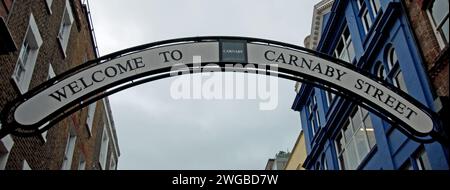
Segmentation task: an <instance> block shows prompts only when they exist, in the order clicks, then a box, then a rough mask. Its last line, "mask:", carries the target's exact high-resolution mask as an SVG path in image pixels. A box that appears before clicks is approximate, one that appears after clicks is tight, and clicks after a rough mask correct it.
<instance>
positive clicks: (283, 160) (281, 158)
mask: <svg viewBox="0 0 450 190" xmlns="http://www.w3.org/2000/svg"><path fill="white" fill-rule="evenodd" d="M289 156H290V153H289V152H284V151H280V152H278V153H277V154H276V155H275V158H270V159H269V160H268V161H267V164H266V167H265V170H284V169H285V168H286V164H287V161H288V159H289Z"/></svg>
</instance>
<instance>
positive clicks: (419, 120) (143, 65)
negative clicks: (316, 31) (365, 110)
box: [14, 40, 433, 134]
mask: <svg viewBox="0 0 450 190" xmlns="http://www.w3.org/2000/svg"><path fill="white" fill-rule="evenodd" d="M194 56H201V60H202V62H203V63H218V62H236V63H249V64H265V65H269V64H270V65H277V66H278V67H279V68H283V69H286V70H289V71H292V72H293V73H298V75H299V76H309V78H316V79H322V80H325V81H327V82H329V83H331V84H334V85H335V86H336V87H341V88H344V89H346V90H348V91H349V92H352V93H353V94H351V95H355V96H359V98H360V99H361V100H364V101H365V102H371V103H372V104H373V105H378V106H379V107H380V108H381V110H380V111H381V112H384V113H390V114H391V115H393V116H395V117H396V118H398V119H399V120H401V121H403V122H404V123H405V124H407V125H409V126H410V127H411V128H412V129H414V130H415V131H417V132H419V133H422V134H426V133H429V132H431V131H432V130H433V120H432V118H431V116H430V115H428V114H427V113H426V112H425V111H423V110H422V109H420V108H419V107H417V106H415V105H414V104H413V103H411V102H409V101H407V100H406V99H405V98H403V97H402V96H400V95H398V94H396V93H395V92H393V91H392V90H390V89H388V88H387V87H385V86H383V85H382V84H380V83H378V82H376V81H374V80H372V79H370V78H369V77H366V76H364V75H362V74H360V73H358V72H356V71H354V70H352V69H349V68H347V67H344V66H342V65H340V64H336V63H333V62H331V61H328V60H326V59H323V58H320V57H317V56H314V55H311V54H308V53H305V52H301V51H296V50H293V49H286V48H282V47H279V46H270V45H265V44H253V43H246V42H245V41H238V40H235V41H222V42H218V41H211V42H196V43H193V42H191V43H184V44H178V45H171V46H164V47H157V48H153V49H147V50H143V51H141V52H137V53H132V54H127V55H124V56H122V57H119V58H114V59H112V60H110V61H106V62H104V63H102V64H99V65H96V66H93V67H91V68H88V69H86V70H82V71H80V72H78V73H76V74H74V75H72V76H70V77H68V78H66V79H64V80H62V81H59V82H58V83H56V84H54V85H53V86H51V87H48V88H47V89H44V90H42V91H41V92H39V93H38V94H36V95H34V96H32V97H31V98H30V99H28V100H26V101H25V102H23V103H22V104H20V105H19V106H18V107H17V109H16V110H15V112H14V119H15V120H16V122H18V123H19V124H21V125H24V126H30V125H35V124H37V123H39V122H41V121H43V120H44V119H45V118H46V117H48V116H49V115H51V114H53V113H55V112H56V111H58V110H62V108H63V107H64V106H66V105H68V104H70V103H72V102H75V101H80V98H81V97H83V96H85V95H88V94H91V93H92V92H98V91H97V90H98V89H101V88H104V87H106V86H109V85H111V84H113V83H115V82H118V83H116V84H123V83H124V80H127V79H130V78H133V77H134V76H137V75H142V76H144V74H147V73H148V72H151V71H156V70H159V69H167V70H170V69H171V68H172V66H174V65H176V64H180V63H181V64H191V63H193V58H194Z"/></svg>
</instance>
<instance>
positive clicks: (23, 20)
mask: <svg viewBox="0 0 450 190" xmlns="http://www.w3.org/2000/svg"><path fill="white" fill-rule="evenodd" d="M11 2H12V1H11ZM65 2H66V1H65V0H53V3H52V5H51V13H50V11H49V10H48V8H47V5H46V2H45V0H15V1H14V5H13V6H12V9H11V12H10V14H9V19H8V21H7V23H8V28H9V30H10V31H11V34H12V37H13V39H14V42H15V44H16V46H17V47H18V48H20V47H21V44H22V41H23V39H24V36H25V33H26V30H27V26H28V23H29V18H30V14H31V13H33V15H34V18H35V20H36V23H37V25H38V28H39V32H40V34H41V36H42V39H43V44H42V46H41V48H40V50H39V55H38V58H37V61H36V64H35V68H34V72H33V76H32V82H31V84H30V87H29V89H32V88H33V87H35V86H37V85H39V84H41V83H42V82H44V81H45V80H46V79H47V77H48V67H49V64H50V63H51V64H52V67H53V69H54V71H55V73H56V74H61V73H62V72H64V71H66V70H68V69H70V68H73V67H75V66H77V65H79V64H81V63H82V62H83V61H84V59H86V58H87V59H93V58H95V52H94V48H93V46H92V42H91V38H90V32H89V30H88V23H87V20H86V17H85V15H78V14H80V13H84V10H83V9H82V6H81V2H80V1H79V0H70V3H71V6H72V8H73V10H72V12H73V14H74V18H75V21H74V22H73V24H74V25H73V26H72V28H71V33H70V38H69V44H68V46H67V51H66V52H67V57H65V56H64V53H63V51H62V49H61V47H60V45H59V41H58V39H57V34H58V32H59V27H60V25H61V19H62V16H63V12H64V7H65ZM18 54H19V50H17V51H15V52H12V53H9V54H6V55H0V109H3V107H4V105H5V104H6V103H7V102H8V101H11V100H12V99H14V98H15V97H17V96H18V95H19V94H20V92H19V91H18V89H17V87H16V84H15V83H14V82H13V81H12V79H11V76H12V74H13V70H14V68H15V65H16V62H17V58H18ZM102 114H104V109H103V105H102V101H99V102H98V103H97V107H96V114H95V118H94V125H93V128H92V131H91V133H90V132H89V129H88V128H87V127H86V118H87V108H83V109H81V110H79V111H78V112H76V113H74V114H72V115H71V116H70V117H68V118H66V119H64V120H63V121H61V122H59V123H58V124H56V126H54V127H52V128H51V129H50V130H49V131H48V135H47V142H44V141H43V140H42V139H41V137H29V138H21V137H15V136H14V137H13V139H14V146H13V148H12V150H11V153H10V156H9V158H8V163H7V166H6V169H21V168H22V165H23V160H24V159H26V160H27V162H28V164H29V165H30V167H31V168H32V169H60V168H61V166H62V163H63V157H64V152H65V147H66V143H67V137H68V134H69V130H70V129H71V128H73V129H74V130H75V131H76V133H77V140H76V148H75V151H74V157H73V161H72V169H76V168H78V163H79V155H80V154H81V153H83V154H84V157H85V160H86V169H92V168H93V167H94V166H95V163H96V162H98V161H96V160H95V159H97V158H96V155H97V153H96V152H95V151H96V146H97V143H98V139H97V138H99V136H100V138H101V132H102V129H103V125H104V124H103V117H102V116H101V115H102Z"/></svg>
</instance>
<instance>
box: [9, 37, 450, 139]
mask: <svg viewBox="0 0 450 190" xmlns="http://www.w3.org/2000/svg"><path fill="white" fill-rule="evenodd" d="M221 40H237V41H243V42H246V43H255V44H263V45H269V46H272V47H279V48H285V49H290V50H294V51H301V52H304V53H307V54H309V55H312V56H315V57H319V58H322V59H325V60H328V61H331V62H333V63H336V64H339V65H340V66H343V67H345V68H348V69H351V70H354V71H356V72H358V73H360V74H362V75H365V76H367V77H369V78H370V79H372V80H374V81H376V82H378V83H380V84H382V85H384V86H385V87H387V88H389V89H390V90H392V91H393V92H395V93H397V94H398V95H400V96H402V97H403V98H405V99H406V100H407V101H409V102H410V103H412V104H414V105H415V106H417V107H418V108H419V109H421V110H422V111H424V112H425V113H427V114H428V115H429V116H430V117H431V118H432V120H433V124H434V126H433V131H432V132H430V133H429V134H423V133H419V132H417V131H415V130H414V129H412V128H411V127H410V126H408V125H407V124H405V123H404V122H403V121H401V120H400V119H398V118H396V117H395V116H393V115H391V114H390V113H385V112H381V111H380V110H381V107H380V106H379V105H376V104H374V103H372V102H369V101H364V99H363V98H361V97H359V96H358V95H356V94H355V93H353V92H351V91H349V90H346V89H344V88H342V87H340V86H338V85H335V84H332V83H329V82H327V81H325V80H323V79H320V78H316V77H310V76H307V75H305V74H302V73H299V72H296V71H293V70H289V69H283V68H278V70H277V71H272V70H270V69H268V66H267V65H266V68H265V71H266V74H267V75H269V74H277V75H278V77H281V78H285V79H289V80H294V81H299V82H304V83H308V84H311V85H313V86H315V87H318V88H321V89H324V90H327V91H331V92H333V93H335V94H337V95H339V96H341V97H345V98H346V99H349V100H352V101H353V102H355V103H357V104H358V105H360V106H362V107H364V108H366V109H368V110H370V111H371V112H372V113H375V114H376V115H378V116H379V117H381V118H383V119H385V120H387V121H389V122H391V123H392V124H393V126H396V128H397V129H399V130H400V131H402V132H403V133H404V134H405V135H407V136H408V137H410V138H412V139H414V140H416V141H418V142H423V143H429V142H434V141H436V140H438V141H440V142H445V143H448V140H447V137H446V135H445V134H444V133H443V132H442V131H443V130H442V129H441V126H442V123H441V121H440V120H439V119H438V117H437V114H436V113H435V112H433V111H432V110H431V109H429V108H427V107H426V106H424V105H423V104H421V103H420V102H419V101H417V100H416V99H414V98H413V97H411V96H410V95H408V94H406V93H405V92H403V91H401V90H398V89H397V88H396V87H394V86H393V85H392V84H389V83H387V82H386V81H383V80H380V79H379V78H378V77H376V76H375V75H373V74H372V73H370V72H369V71H366V70H363V69H361V68H358V67H356V66H354V65H352V64H349V63H347V62H344V61H342V60H339V59H337V58H334V57H331V56H329V55H326V54H323V53H320V52H316V51H313V50H310V49H306V48H303V47H300V46H297V45H292V44H288V43H283V42H278V41H273V40H266V39H259V38H248V37H233V36H206V37H188V38H179V39H172V40H164V41H159V42H154V43H149V44H144V45H140V46H136V47H132V48H128V49H124V50H121V51H118V52H115V53H111V54H109V55H106V56H103V57H100V58H97V59H95V60H90V61H87V62H86V63H84V64H81V65H79V66H77V67H75V68H73V69H70V70H68V71H66V72H64V73H62V74H60V75H57V76H56V77H54V78H52V79H50V80H48V81H46V82H44V83H42V84H40V85H39V86H37V87H36V88H33V89H32V90H30V91H28V92H27V93H26V94H24V95H23V96H20V97H18V98H16V99H15V100H13V101H11V102H9V103H7V105H6V106H5V108H4V109H3V110H2V112H1V118H0V119H1V121H2V123H3V127H2V129H1V130H0V139H1V138H3V137H4V136H6V135H8V134H13V135H16V136H24V137H27V136H34V135H38V134H41V133H42V132H44V131H46V130H48V129H49V128H51V127H52V126H53V125H54V124H56V123H57V122H59V121H61V120H63V119H64V118H66V117H67V116H69V115H70V114H72V113H74V112H76V111H78V110H80V109H81V108H83V107H86V106H87V105H89V104H91V103H93V102H95V101H97V100H100V99H102V98H104V97H106V96H109V95H111V94H114V93H116V92H119V91H122V90H125V89H127V88H130V87H133V86H136V85H140V84H143V83H147V82H150V81H155V80H159V79H163V78H168V77H171V76H173V73H174V72H180V71H170V69H167V68H164V69H159V70H153V71H149V72H145V73H142V74H138V75H133V76H131V77H128V78H125V79H122V80H119V81H116V82H113V83H111V84H109V85H106V86H104V87H102V88H98V89H96V90H95V91H93V92H91V93H88V94H86V95H84V96H82V97H80V98H78V99H76V100H74V101H72V102H70V103H69V104H67V105H65V106H63V107H62V108H60V109H58V110H57V111H56V112H54V113H52V114H50V115H49V116H47V117H46V118H44V119H43V120H42V121H40V122H38V123H36V124H35V125H30V126H24V125H21V124H19V123H17V122H16V121H15V120H14V119H13V118H12V115H13V113H14V110H15V109H16V108H17V106H18V105H20V104H21V103H22V102H24V101H26V100H27V99H29V98H31V97H33V96H34V95H36V94H38V93H39V92H41V91H43V90H44V89H46V88H49V87H51V86H52V85H54V84H56V83H58V81H61V80H64V79H66V78H68V77H70V76H72V75H74V74H76V73H78V72H81V71H84V70H86V69H89V68H91V67H94V66H97V65H100V64H102V63H104V62H106V61H110V60H113V59H116V58H119V57H122V56H126V55H130V54H135V53H138V52H142V51H146V50H149V49H154V48H160V47H167V46H170V45H178V44H187V43H197V42H219V41H221ZM208 64H216V65H219V66H220V68H221V70H222V71H225V70H224V69H225V68H227V67H226V66H227V65H230V64H231V65H234V64H241V65H242V64H244V65H245V64H256V65H257V64H258V63H238V62H216V63H214V62H213V63H202V64H201V68H200V69H202V68H204V66H205V65H208ZM186 66H187V67H188V68H189V73H197V72H199V68H197V67H196V66H198V65H195V66H194V65H193V64H187V65H186ZM233 71H236V72H250V70H249V69H246V68H242V69H236V68H233ZM47 122H48V125H45V124H46V123H47ZM43 125H45V126H43Z"/></svg>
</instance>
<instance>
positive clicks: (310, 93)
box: [292, 0, 449, 170]
mask: <svg viewBox="0 0 450 190" xmlns="http://www.w3.org/2000/svg"><path fill="white" fill-rule="evenodd" d="M324 20H325V21H324V27H323V29H322V30H323V31H322V35H321V38H320V41H319V44H318V45H317V51H319V52H323V53H326V54H328V55H331V56H334V57H337V58H340V59H342V60H345V61H347V62H349V63H351V64H354V65H356V66H357V67H359V68H362V69H365V70H367V71H370V72H371V73H373V74H375V75H376V76H378V77H380V78H382V79H383V80H386V81H388V82H389V83H391V84H393V85H394V86H396V87H397V88H399V89H401V90H403V91H405V92H407V93H408V94H410V95H411V96H413V97H414V98H416V99H417V100H418V101H420V102H421V103H422V104H424V105H426V106H428V107H429V108H431V109H434V101H433V100H434V99H435V97H434V96H435V95H434V93H433V90H432V87H431V86H430V84H429V79H428V77H427V74H426V70H425V68H424V66H423V62H422V60H423V58H422V57H421V54H420V51H419V49H418V47H417V45H416V44H417V43H416V41H415V38H414V36H413V33H412V30H411V27H410V25H409V22H408V17H407V14H406V12H405V9H404V5H403V2H402V1H400V0H335V2H334V4H333V6H332V8H331V12H330V13H329V14H326V17H324ZM292 108H293V109H294V110H296V111H299V112H300V117H301V124H302V128H303V130H304V134H305V141H306V146H307V147H306V149H307V153H308V156H307V158H306V161H305V164H304V167H305V168H307V169H316V170H319V169H328V170H338V169H363V170H378V169H383V170H386V169H387V170H390V169H449V157H448V147H447V146H445V145H443V144H440V143H439V142H433V143H428V144H423V143H418V142H416V141H414V140H413V139H410V138H408V137H407V136H405V135H404V134H403V133H402V132H400V131H399V130H397V129H396V128H395V127H393V126H392V125H391V124H390V123H389V122H387V121H384V120H383V119H381V118H380V117H378V116H376V115H375V114H373V113H370V112H368V111H367V110H366V109H364V108H362V107H360V106H358V105H356V104H355V103H353V102H351V101H349V100H346V99H344V98H341V97H339V96H336V95H334V94H332V93H330V92H327V91H324V90H321V89H319V88H315V87H313V86H311V85H307V84H303V85H302V86H301V88H300V89H299V92H298V94H297V96H296V98H295V101H294V104H293V106H292Z"/></svg>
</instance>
